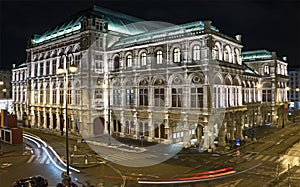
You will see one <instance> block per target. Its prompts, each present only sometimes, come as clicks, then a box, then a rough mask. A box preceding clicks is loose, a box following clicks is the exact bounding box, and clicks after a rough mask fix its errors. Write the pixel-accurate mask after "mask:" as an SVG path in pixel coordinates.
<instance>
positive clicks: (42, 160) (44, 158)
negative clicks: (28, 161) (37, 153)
mask: <svg viewBox="0 0 300 187" xmlns="http://www.w3.org/2000/svg"><path fill="white" fill-rule="evenodd" d="M46 159H47V157H46V156H44V157H43V158H42V159H41V161H40V164H43V163H44V162H45V160H46Z"/></svg>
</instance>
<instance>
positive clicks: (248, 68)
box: [242, 63, 259, 75]
mask: <svg viewBox="0 0 300 187" xmlns="http://www.w3.org/2000/svg"><path fill="white" fill-rule="evenodd" d="M242 66H243V69H244V70H245V73H250V74H253V75H258V74H259V73H258V72H256V71H255V70H253V69H252V68H250V67H249V66H247V65H246V64H245V63H242Z"/></svg>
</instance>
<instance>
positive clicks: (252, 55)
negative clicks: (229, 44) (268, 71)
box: [242, 50, 272, 61]
mask: <svg viewBox="0 0 300 187" xmlns="http://www.w3.org/2000/svg"><path fill="white" fill-rule="evenodd" d="M271 58H272V53H271V52H270V51H267V50H254V51H244V52H242V60H243V61H253V60H267V59H271Z"/></svg>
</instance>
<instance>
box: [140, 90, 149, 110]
mask: <svg viewBox="0 0 300 187" xmlns="http://www.w3.org/2000/svg"><path fill="white" fill-rule="evenodd" d="M140 105H141V106H148V88H141V89H140Z"/></svg>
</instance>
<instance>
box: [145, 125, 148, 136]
mask: <svg viewBox="0 0 300 187" xmlns="http://www.w3.org/2000/svg"><path fill="white" fill-rule="evenodd" d="M144 126H145V129H144V135H145V136H149V125H148V123H145V124H144Z"/></svg>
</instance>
